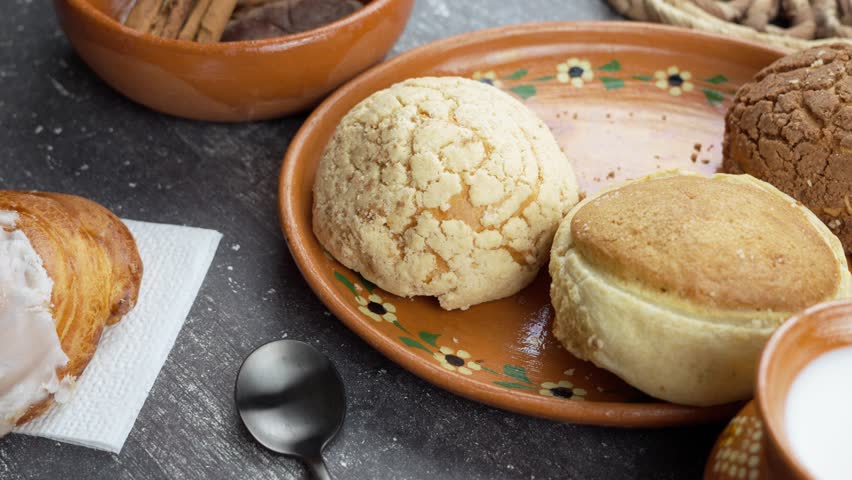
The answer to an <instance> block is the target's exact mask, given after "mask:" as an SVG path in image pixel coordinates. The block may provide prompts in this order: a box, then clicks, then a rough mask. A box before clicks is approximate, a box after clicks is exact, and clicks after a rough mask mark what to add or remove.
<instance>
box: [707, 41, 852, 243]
mask: <svg viewBox="0 0 852 480" xmlns="http://www.w3.org/2000/svg"><path fill="white" fill-rule="evenodd" d="M723 169H724V171H725V172H728V173H748V174H751V175H753V176H755V177H758V178H760V179H762V180H765V181H767V182H769V183H771V184H773V185H775V186H776V187H777V188H778V189H780V190H781V191H783V192H784V193H787V194H788V195H791V196H792V197H794V198H796V199H798V200H800V201H801V202H802V203H804V204H805V205H806V206H807V207H808V208H810V209H811V210H812V211H813V212H814V213H815V214H817V216H819V218H820V219H821V220H822V221H823V222H825V224H826V225H827V226H828V227H829V229H831V231H832V232H833V233H834V234H836V235H837V236H838V237H839V238H840V241H841V243H842V244H843V246H844V249H845V250H846V252H847V253H852V45H847V44H834V45H828V46H821V47H816V48H812V49H809V50H805V51H802V52H799V53H796V54H793V55H790V56H787V57H784V58H782V59H780V60H778V61H777V62H775V63H773V64H772V65H770V66H768V67H767V68H765V69H763V70H762V71H761V72H760V73H758V74H757V76H756V77H755V78H754V80H753V81H752V82H750V83H748V84H746V85H744V86H743V87H742V88H741V89H740V90H739V92H738V93H737V95H736V97H735V99H734V103H733V105H732V106H731V108H730V110H729V111H728V115H727V118H726V131H725V143H724V162H723Z"/></svg>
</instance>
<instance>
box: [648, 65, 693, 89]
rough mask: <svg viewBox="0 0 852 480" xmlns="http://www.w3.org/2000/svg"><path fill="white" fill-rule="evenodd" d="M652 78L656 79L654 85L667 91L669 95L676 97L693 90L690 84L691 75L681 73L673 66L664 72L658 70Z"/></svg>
mask: <svg viewBox="0 0 852 480" xmlns="http://www.w3.org/2000/svg"><path fill="white" fill-rule="evenodd" d="M654 77H655V78H656V79H657V81H656V83H655V85H657V87H658V88H661V89H663V90H668V91H669V93H670V94H672V95H674V96H676V97H677V96H678V95H680V94H681V93H683V92H691V91H692V89H693V88H694V85H693V84H692V82H690V80H691V79H692V74H691V73H689V72H682V71H680V69H678V68H677V67H675V66H671V67H669V68H668V70H666V71H663V70H658V71H657V73H655V74H654Z"/></svg>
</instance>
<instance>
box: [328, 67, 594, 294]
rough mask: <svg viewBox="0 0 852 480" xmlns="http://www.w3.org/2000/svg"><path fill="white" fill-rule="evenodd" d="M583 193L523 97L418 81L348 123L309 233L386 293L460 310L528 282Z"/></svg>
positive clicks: (462, 82)
mask: <svg viewBox="0 0 852 480" xmlns="http://www.w3.org/2000/svg"><path fill="white" fill-rule="evenodd" d="M577 199H578V192H577V183H576V180H575V178H574V173H573V170H572V168H571V164H570V162H569V161H568V160H567V159H566V158H565V155H564V154H563V153H562V151H561V150H560V148H559V145H558V144H557V143H556V139H554V138H553V134H552V133H551V132H550V130H549V129H548V128H547V126H546V125H544V123H543V122H542V121H541V120H540V119H539V118H538V117H536V116H535V114H534V113H532V112H531V111H530V110H529V109H528V108H526V106H524V105H523V104H522V103H521V102H519V101H518V100H516V99H514V98H512V97H511V96H509V95H508V94H506V93H505V92H502V91H500V90H499V89H497V88H494V87H492V86H490V85H486V84H484V83H481V82H476V81H473V80H469V79H464V78H457V77H432V78H428V77H427V78H416V79H411V80H407V81H405V82H402V83H399V84H396V85H394V86H392V87H390V88H388V89H385V90H382V91H379V92H376V93H374V94H373V95H371V96H370V97H368V98H367V99H365V100H364V101H362V102H361V103H359V104H358V105H356V106H355V107H354V108H353V109H352V110H351V111H350V112H349V113H347V114H346V116H344V118H343V119H342V120H341V121H340V124H339V125H338V126H337V129H336V131H335V133H334V135H333V136H332V138H331V140H330V141H329V144H328V146H327V147H326V149H325V152H324V153H323V157H322V159H321V160H320V164H319V167H318V170H317V176H316V182H315V184H314V204H313V229H314V233H315V234H316V236H317V239H319V241H320V243H321V244H322V245H323V246H324V247H325V248H326V249H327V250H328V251H329V252H330V253H331V255H333V256H334V258H336V259H337V260H338V261H340V263H342V264H343V265H345V266H347V267H348V268H351V269H352V270H355V271H358V272H360V273H361V274H362V275H364V277H365V278H367V279H368V280H370V281H372V282H373V283H375V284H376V285H378V286H379V287H381V288H382V289H383V290H385V291H388V292H391V293H393V294H396V295H399V296H404V297H410V296H415V295H428V296H435V297H437V298H438V300H439V302H440V305H441V307H443V308H445V309H448V310H451V309H456V308H462V309H464V308H467V307H469V306H470V305H474V304H477V303H482V302H486V301H489V300H496V299H498V298H503V297H506V296H509V295H513V294H515V293H517V292H518V291H519V290H520V289H522V288H523V287H525V286H526V285H527V284H529V283H530V282H531V281H532V280H533V279H534V278H535V275H536V274H537V272H538V271H539V269H540V268H541V266H542V265H543V264H544V263H545V262H546V261H547V257H548V252H549V250H550V244H551V241H552V239H553V233H554V232H555V231H556V227H557V226H558V224H559V221H560V220H561V219H562V216H563V215H564V214H565V213H567V211H568V210H569V209H570V208H571V207H572V206H573V205H574V204H576V203H577Z"/></svg>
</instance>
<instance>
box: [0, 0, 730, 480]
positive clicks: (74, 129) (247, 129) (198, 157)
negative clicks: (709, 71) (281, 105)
mask: <svg viewBox="0 0 852 480" xmlns="http://www.w3.org/2000/svg"><path fill="white" fill-rule="evenodd" d="M8 3H9V5H8V8H6V9H5V11H4V13H3V15H0V80H2V90H0V150H2V151H0V188H18V189H40V190H53V191H62V192H69V193H75V194H79V195H83V196H86V197H89V198H92V199H94V200H96V201H98V202H101V203H103V204H104V205H106V206H107V207H109V208H112V209H113V210H115V211H116V212H117V213H118V214H119V215H121V216H123V217H125V218H131V219H138V220H146V221H153V222H167V223H175V224H187V225H193V226H199V227H207V228H213V229H216V230H219V231H220V232H222V233H223V234H224V235H225V238H224V240H223V242H222V246H221V247H220V250H219V253H218V255H217V257H216V259H215V260H214V263H213V265H212V267H211V270H210V273H209V275H208V277H207V279H206V282H205V284H204V287H203V288H202V290H201V293H200V295H199V297H198V300H197V302H196V304H195V306H194V308H193V309H192V312H191V314H190V316H189V319H188V321H187V323H186V326H185V327H184V329H183V331H182V332H181V334H180V337H179V338H178V340H177V344H176V345H175V348H174V350H173V351H172V353H171V355H170V356H169V359H168V361H167V362H166V365H165V367H164V368H163V371H162V373H161V374H160V376H159V379H158V380H157V383H156V384H155V385H154V388H153V390H152V391H151V395H150V397H149V399H148V401H147V402H146V404H145V406H144V408H143V409H142V412H141V414H140V416H139V419H138V421H137V422H136V425H135V428H134V429H133V431H132V432H131V434H130V438H129V439H128V441H127V444H126V445H125V447H124V450H123V452H122V453H121V454H120V455H111V454H108V453H103V452H98V451H95V450H88V449H85V448H78V447H74V446H69V445H63V444H58V443H56V442H52V441H48V440H44V439H39V438H29V437H24V436H18V435H13V436H10V437H7V438H5V439H2V440H0V478H3V479H7V478H8V479H25V478H27V479H28V478H62V479H77V478H81V479H84V478H85V479H89V478H90V479H110V480H112V479H146V480H147V479H159V478H174V479H205V478H232V479H243V478H246V479H248V478H251V479H280V478H286V479H290V478H305V477H304V475H305V474H304V471H303V469H302V467H301V465H300V464H298V463H297V462H295V461H293V460H290V459H288V458H283V457H279V456H277V455H274V454H271V453H269V452H267V451H265V450H263V449H262V448H260V447H259V446H258V445H256V444H255V443H254V442H252V441H251V440H250V439H249V438H248V436H247V433H246V430H245V429H244V427H243V426H242V425H241V424H240V422H239V420H238V418H237V416H236V413H235V411H234V406H233V402H232V390H233V385H234V379H235V376H236V372H237V368H238V366H239V364H240V361H241V359H242V358H243V357H244V356H245V355H247V354H248V353H249V352H250V351H251V350H252V349H253V348H255V347H257V346H258V345H260V344H262V343H264V342H267V341H269V340H273V339H277V338H282V337H284V336H286V337H287V338H297V339H304V340H307V341H310V342H312V343H314V344H315V345H317V346H318V347H319V348H320V349H322V350H323V351H325V352H326V353H327V354H328V355H329V356H330V357H331V358H332V360H333V361H334V362H335V363H336V364H337V366H338V368H339V369H340V372H341V375H342V376H343V378H344V380H345V381H346V384H347V388H348V395H349V401H350V410H349V414H348V417H347V420H346V423H345V425H344V427H343V429H342V431H341V434H340V436H339V437H338V438H337V440H336V441H335V442H334V443H332V444H331V446H330V448H329V449H328V450H327V452H326V455H327V459H328V462H329V466H330V469H331V471H332V473H333V474H335V475H336V476H337V478H339V479H341V480H342V479H349V478H353V479H436V478H437V479H443V478H454V479H455V478H458V479H497V478H508V479H546V478H601V479H623V478H655V479H668V478H697V477H698V476H699V475H700V472H701V470H702V468H703V465H704V461H705V459H706V456H707V454H708V452H709V449H710V446H711V444H712V441H713V439H714V437H715V435H716V434H717V433H718V432H719V431H720V429H721V426H720V425H715V426H709V427H698V428H683V429H668V430H656V431H652V430H618V429H605V428H594V427H583V426H575V425H564V424H558V423H553V422H549V421H544V420H538V419H533V418H527V417H523V416H519V415H514V414H510V413H506V412H502V411H499V410H495V409H493V408H490V407H486V406H483V405H480V404H476V403H473V402H470V401H467V400H464V399H461V398H459V397H456V396H454V395H452V394H450V393H447V392H444V391H442V390H439V389H437V388H435V387H433V386H432V385H431V384H429V383H427V382H425V381H422V380H420V379H419V378H417V377H415V376H413V375H411V374H409V373H408V372H406V371H405V370H403V369H401V368H400V367H397V366H396V365H395V364H393V363H391V362H389V361H388V360H387V359H385V358H384V357H383V356H382V355H381V354H379V353H377V352H376V351H374V350H372V349H371V348H370V347H368V346H367V345H366V344H365V343H364V342H363V341H361V340H360V339H359V338H358V337H356V336H355V335H354V334H352V333H351V332H350V331H349V330H347V329H346V328H345V327H343V326H342V325H341V324H340V323H339V322H338V321H337V320H335V319H334V318H333V317H332V316H330V314H329V313H328V312H327V311H326V309H325V308H324V307H323V305H322V304H321V303H320V302H319V300H317V298H316V297H315V296H314V295H313V293H312V292H311V291H310V289H309V288H308V287H307V285H306V283H305V282H304V280H303V279H302V277H301V275H300V274H299V272H298V270H297V268H296V266H295V264H294V263H293V261H292V259H291V257H290V254H289V252H288V251H287V249H286V247H285V244H284V240H283V238H282V235H281V233H280V229H279V225H278V217H277V210H276V185H277V176H278V170H279V167H280V162H281V158H282V155H283V152H284V151H285V150H286V148H287V145H288V142H289V141H290V139H291V138H292V137H293V135H294V134H295V132H296V129H297V128H298V127H299V125H300V124H301V122H302V120H303V118H304V117H303V116H296V117H292V118H285V119H281V120H278V121H272V122H264V123H255V124H243V125H209V124H203V123H195V122H188V121H183V120H178V119H174V118H170V117H166V116H163V115H160V114H157V113H154V112H151V111H148V110H146V109H144V108H142V107H140V106H138V105H135V104H133V103H131V102H129V101H127V100H125V99H124V98H122V97H121V96H120V95H118V94H117V93H115V92H114V91H112V90H110V89H109V88H108V87H106V86H105V85H104V84H103V83H102V82H101V81H100V80H99V79H98V78H97V77H95V76H94V75H93V74H92V73H91V72H90V71H89V70H88V69H87V68H86V66H85V65H83V64H82V62H81V61H80V60H79V59H78V58H77V57H76V56H75V55H74V53H73V52H72V51H71V49H70V47H69V46H68V43H67V42H66V41H65V39H64V37H63V35H62V33H61V32H60V31H59V30H58V29H57V27H56V24H55V21H54V19H53V15H52V13H51V10H50V2H46V1H42V0H36V1H32V0H10V1H9V2H8ZM603 18H614V15H613V14H612V13H611V12H610V11H609V9H608V8H607V7H606V6H605V5H604V4H603V3H602V2H601V1H599V0H550V1H548V0H535V1H512V0H508V1H497V0H478V1H472V0H465V1H461V0H459V1H456V0H419V1H418V5H417V7H416V10H415V12H414V15H413V17H412V20H411V23H410V24H409V26H408V29H407V30H406V32H405V34H404V36H403V38H402V39H401V40H400V42H399V44H398V45H397V47H396V49H395V52H396V53H398V52H401V51H404V50H407V49H410V48H412V47H414V46H416V45H420V44H422V43H426V42H429V41H431V40H435V39H439V38H442V37H445V36H448V35H451V34H455V33H460V32H464V31H469V30H475V29H479V28H484V27H488V26H495V25H500V24H508V23H517V22H522V21H534V20H559V19H565V20H571V19H573V20H576V19H603ZM237 245H239V249H237ZM0 334H2V333H0Z"/></svg>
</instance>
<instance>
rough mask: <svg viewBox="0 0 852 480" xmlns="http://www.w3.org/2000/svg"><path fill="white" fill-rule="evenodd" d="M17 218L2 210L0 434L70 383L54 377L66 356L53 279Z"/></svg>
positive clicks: (0, 263)
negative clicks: (53, 311)
mask: <svg viewBox="0 0 852 480" xmlns="http://www.w3.org/2000/svg"><path fill="white" fill-rule="evenodd" d="M17 220H18V215H17V213H15V212H9V211H0V436H3V435H5V434H7V433H9V432H10V431H11V430H12V428H13V427H14V426H15V423H16V422H17V420H18V419H19V418H20V417H21V416H22V415H23V414H24V413H26V411H27V408H29V407H30V405H32V404H34V403H38V402H40V401H42V400H44V399H45V398H47V396H48V395H49V394H51V393H57V392H61V391H62V390H68V389H69V388H70V386H72V385H73V379H68V381H66V380H63V381H60V380H59V378H57V375H56V369H57V368H59V367H62V366H64V365H66V364H67V363H68V357H67V356H66V355H65V352H63V351H62V346H61V345H60V343H59V336H58V335H57V333H56V324H55V322H54V320H53V315H52V314H51V311H50V307H51V305H50V298H51V292H52V290H53V281H52V280H51V279H50V277H49V276H48V274H47V271H46V270H45V269H44V264H43V261H42V259H41V257H39V255H38V253H36V251H35V249H34V248H33V245H32V243H30V240H29V239H28V238H27V236H26V235H25V234H24V232H23V231H21V230H15V228H16V227H15V225H16V222H17ZM59 396H60V397H62V396H65V395H59Z"/></svg>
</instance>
